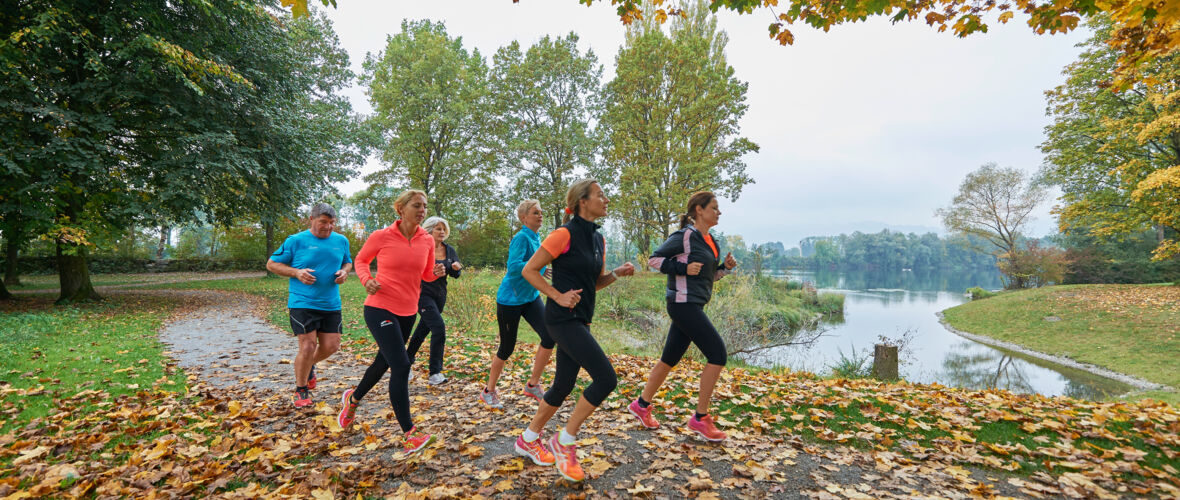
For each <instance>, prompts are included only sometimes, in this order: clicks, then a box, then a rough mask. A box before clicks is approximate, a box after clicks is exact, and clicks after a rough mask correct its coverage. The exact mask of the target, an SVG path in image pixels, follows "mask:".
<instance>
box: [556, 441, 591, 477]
mask: <svg viewBox="0 0 1180 500" xmlns="http://www.w3.org/2000/svg"><path fill="white" fill-rule="evenodd" d="M558 435H559V434H557V433H555V434H553V436H552V437H550V438H549V449H551V450H553V460H554V463H555V465H557V473H558V474H561V477H564V478H566V479H567V480H569V481H573V482H575V483H579V482H581V481H582V480H583V479H586V473H585V472H584V471H582V466H581V465H579V464H578V445H576V444H571V445H569V446H566V445H563V444H561V441H559V440H558V438H557V436H558Z"/></svg>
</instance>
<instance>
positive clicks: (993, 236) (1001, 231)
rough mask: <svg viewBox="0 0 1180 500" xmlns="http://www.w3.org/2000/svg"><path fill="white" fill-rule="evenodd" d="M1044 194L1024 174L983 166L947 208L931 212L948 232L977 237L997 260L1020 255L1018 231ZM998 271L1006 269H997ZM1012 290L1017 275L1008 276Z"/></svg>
mask: <svg viewBox="0 0 1180 500" xmlns="http://www.w3.org/2000/svg"><path fill="white" fill-rule="evenodd" d="M1047 196H1048V193H1047V192H1046V191H1045V189H1044V188H1043V187H1041V186H1039V185H1037V184H1034V183H1031V182H1029V181H1028V180H1027V179H1026V175H1025V174H1024V172H1021V171H1020V170H1016V169H1014V168H1000V167H998V166H996V164H994V163H989V164H986V165H984V166H982V167H980V168H979V169H977V170H975V171H974V172H971V173H969V174H967V178H966V179H964V180H963V183H962V184H960V185H959V193H958V194H957V195H955V198H954V200H953V201H952V202H951V205H950V206H948V207H946V208H940V209H938V210H937V211H936V212H935V213H936V214H937V215H938V216H939V217H940V218H942V223H943V225H944V226H946V228H947V230H949V231H951V232H952V233H956V234H962V235H967V236H978V237H980V238H983V239H984V240H985V241H987V242H989V243H990V244H991V245H992V247H993V248H994V250H995V252H996V253H998V254H999V255H1000V256H1002V257H1001V258H1005V259H1009V260H1010V259H1014V258H1017V257H1018V256H1019V254H1020V251H1021V248H1020V246H1019V244H1020V239H1021V232H1022V230H1024V229H1025V228H1026V227H1027V225H1028V223H1029V222H1030V221H1031V219H1030V215H1031V214H1032V211H1033V210H1034V209H1036V207H1037V206H1038V205H1040V204H1041V203H1043V202H1044V201H1045V198H1046V197H1047ZM1000 268H1001V271H1003V270H1004V269H1006V268H1010V267H1005V266H1004V265H1001V266H1000ZM1008 277H1009V278H1010V279H1011V281H1010V282H1009V285H1010V287H1012V288H1024V286H1025V284H1026V281H1025V280H1024V279H1023V278H1022V277H1021V275H1009V276H1008Z"/></svg>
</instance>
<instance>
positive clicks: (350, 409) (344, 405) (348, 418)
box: [336, 389, 360, 429]
mask: <svg viewBox="0 0 1180 500" xmlns="http://www.w3.org/2000/svg"><path fill="white" fill-rule="evenodd" d="M352 391H353V389H349V390H347V391H344V395H343V396H340V414H339V415H337V416H336V423H338V424H340V428H341V429H347V428H348V426H350V425H352V421H353V420H356V408H357V407H358V406H360V404H358V403H353V402H352Z"/></svg>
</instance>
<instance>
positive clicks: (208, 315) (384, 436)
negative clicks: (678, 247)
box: [153, 290, 1019, 498]
mask: <svg viewBox="0 0 1180 500" xmlns="http://www.w3.org/2000/svg"><path fill="white" fill-rule="evenodd" d="M153 293H155V292H153ZM159 293H164V294H176V295H179V296H181V297H182V298H184V299H185V300H186V301H190V305H195V307H188V308H186V309H187V311H186V312H185V313H183V314H181V315H178V316H177V317H176V318H174V319H173V320H171V321H169V322H168V323H167V324H166V325H165V326H164V327H163V328H162V329H161V331H160V338H161V340H162V341H164V342H165V343H167V344H168V345H170V346H171V351H170V355H172V356H173V357H174V358H175V359H176V360H177V361H178V363H179V365H180V366H181V367H182V368H184V369H185V371H186V372H187V373H189V374H190V377H191V376H195V378H196V379H199V380H201V381H204V382H207V383H208V389H207V390H210V391H213V392H214V393H220V394H218V395H219V396H222V397H227V398H228V399H245V400H249V399H253V401H246V402H245V403H244V404H251V403H252V404H255V405H257V407H259V408H261V411H262V412H263V413H264V414H265V413H270V414H271V415H266V416H267V418H266V420H267V422H268V424H267V429H266V430H267V431H269V432H274V433H276V434H277V435H288V436H291V435H312V434H314V435H317V436H324V437H323V440H327V441H331V442H330V443H329V444H328V445H327V446H316V447H311V446H309V447H308V449H315V450H318V451H315V452H314V453H313V454H314V456H308V457H307V462H306V463H308V464H310V466H311V467H317V468H322V470H327V469H333V470H334V471H335V472H336V473H340V474H344V475H351V476H352V477H354V478H361V477H372V478H374V480H375V481H376V482H377V485H378V486H379V487H380V488H381V490H382V494H384V495H394V496H404V495H408V494H410V493H413V492H418V493H423V494H430V495H435V496H436V497H446V496H453V497H469V496H472V495H474V494H482V495H485V496H493V495H495V496H500V497H504V498H523V497H531V496H535V497H540V498H547V497H554V496H565V495H567V494H572V495H574V496H575V497H578V496H581V495H583V494H585V497H586V498H596V497H603V496H605V497H618V498H630V497H635V496H645V497H649V498H674V497H697V498H764V497H774V498H868V497H873V498H883V497H884V498H888V497H907V498H908V497H915V496H919V497H921V496H936V497H950V498H966V497H969V496H971V494H972V491H973V490H975V491H976V492H981V491H990V492H992V493H999V494H1005V495H1014V496H1017V495H1019V493H1017V489H1016V488H1015V487H1013V486H1012V485H1009V484H1007V483H1006V482H1004V480H1003V479H1001V478H998V477H997V476H998V474H995V473H990V472H981V471H978V470H967V469H962V468H958V467H951V465H950V464H948V463H942V462H936V461H932V460H931V461H919V462H912V463H907V461H906V460H905V459H904V458H901V457H899V456H897V454H895V453H890V452H866V451H861V450H856V449H852V448H845V447H820V446H813V445H811V444H808V443H804V442H803V441H801V440H800V439H799V438H798V436H791V435H782V436H776V435H757V434H752V433H750V434H747V433H743V432H742V431H741V430H737V429H733V428H730V429H729V431H730V434H731V438H730V439H729V440H728V441H727V442H725V443H723V444H714V443H706V442H704V441H701V440H699V439H696V438H695V437H694V436H692V435H690V434H689V433H688V432H687V431H686V430H684V428H683V418H684V417H685V415H680V414H674V413H663V414H657V415H658V418H659V419H660V421H661V422H662V424H663V426H662V427H661V428H660V429H658V430H655V431H647V430H642V429H641V428H640V427H639V426H638V424H637V423H636V422H635V421H634V418H633V417H632V416H631V415H630V414H628V413H627V411H626V409H625V407H624V403H623V402H622V400H621V399H622V398H612V399H609V400H608V401H607V402H606V403H604V405H603V408H601V409H600V410H599V411H598V412H596V413H595V415H593V416H592V417H591V418H590V420H589V421H588V422H587V424H586V426H585V427H584V429H583V431H582V432H581V434H580V437H581V441H580V448H579V451H580V453H579V454H580V455H581V456H582V457H583V458H582V460H583V462H582V463H583V466H584V467H585V468H586V470H587V471H588V476H589V478H590V479H588V480H587V481H586V482H585V483H584V484H582V485H569V484H567V483H565V482H564V481H558V478H559V476H558V475H557V473H556V471H555V470H554V469H553V468H552V467H538V466H535V465H532V464H531V463H526V462H524V461H523V460H522V459H520V458H518V457H516V456H515V455H514V454H513V441H514V440H515V438H516V436H517V435H518V433H519V432H521V430H522V429H523V428H524V426H525V425H526V424H527V422H528V420H529V418H530V417H531V416H532V413H533V411H534V410H535V408H536V406H535V403H534V402H533V401H532V400H531V399H528V398H526V397H524V396H523V395H521V394H520V393H519V387H517V386H516V385H517V384H519V382H520V381H522V380H523V379H524V376H525V374H524V372H523V370H522V369H521V368H519V367H515V365H512V364H510V365H509V366H508V367H506V370H505V374H504V378H503V379H502V382H501V394H502V397H503V399H504V401H505V407H506V408H505V410H503V411H489V410H488V409H487V408H486V407H484V406H483V405H482V404H481V403H479V402H478V401H477V400H476V397H475V395H476V393H477V391H478V390H479V388H480V383H479V382H477V380H482V377H483V375H484V374H483V371H482V366H483V360H484V359H485V358H486V356H485V355H484V354H483V353H479V354H477V355H470V356H469V355H465V354H464V353H463V352H462V351H461V350H459V349H456V348H454V346H451V347H450V350H451V352H449V353H448V358H447V364H448V366H447V373H448V375H449V376H450V377H451V380H450V381H449V382H448V383H446V384H443V385H440V386H430V385H427V384H426V381H425V376H424V375H425V373H424V372H422V371H418V373H417V376H416V377H415V379H414V380H413V382H411V384H410V391H411V402H412V404H413V406H414V416H415V421H416V422H417V423H418V425H420V426H422V428H424V429H426V430H428V431H430V432H433V433H436V434H438V435H439V436H440V437H442V438H443V439H442V441H441V442H440V443H439V444H436V445H433V446H432V447H431V448H428V449H427V450H425V451H424V452H423V453H422V454H420V455H418V456H415V457H412V458H409V459H404V457H402V456H401V454H400V453H398V451H399V450H400V437H399V434H400V432H399V430H400V429H398V427H397V424H396V422H395V421H394V420H393V418H394V417H393V412H392V410H391V409H390V406H389V403H388V399H387V398H388V391H387V389H386V383H387V381H388V379H384V380H383V381H382V383H380V384H378V385H377V386H376V387H375V388H374V389H373V390H372V391H371V392H370V393H369V395H368V396H367V397H366V398H365V401H364V404H363V405H362V407H361V409H360V411H359V412H358V414H357V423H356V424H354V425H353V427H352V428H351V429H349V430H347V431H342V430H340V429H339V427H338V426H336V425H335V424H334V421H335V416H336V412H337V411H338V408H339V402H338V398H339V395H340V394H341V393H342V391H343V390H344V389H346V388H348V387H351V386H352V385H353V384H355V383H356V382H357V381H358V380H359V378H360V375H361V373H362V372H363V371H364V369H365V367H367V365H368V362H369V360H371V359H372V356H373V355H374V354H375V352H376V351H375V349H374V347H373V344H372V342H371V341H368V332H367V331H365V330H363V328H355V327H353V328H352V330H348V328H347V327H346V332H345V337H344V339H345V342H344V346H343V347H342V349H341V352H339V353H337V354H336V355H335V356H333V357H332V358H329V359H328V360H326V361H324V362H322V363H321V364H320V365H319V366H318V367H317V371H318V373H319V378H320V382H319V387H318V388H317V389H316V390H315V391H314V397H315V399H316V403H317V404H316V406H315V407H314V408H313V409H306V410H300V411H296V410H294V409H293V408H291V405H290V402H289V399H288V393H287V392H288V389H289V388H290V387H292V385H293V377H292V371H291V370H292V367H291V366H292V365H291V364H290V360H291V359H293V358H294V354H295V340H294V338H293V337H292V335H291V334H290V333H289V332H287V331H284V330H280V329H278V328H276V327H274V326H273V325H270V324H269V323H267V322H266V321H265V320H263V319H262V317H261V316H260V315H259V313H258V311H259V310H261V309H260V308H259V306H260V305H261V304H260V303H259V302H257V301H259V300H261V299H258V298H255V297H251V296H248V295H243V294H236V293H227V292H217V291H179V290H164V291H159ZM349 319H350V318H345V324H346V325H347V324H348V323H349ZM456 337H457V336H456ZM452 338H453V337H452ZM448 340H450V338H449V339H448ZM456 341H462V340H460V339H456ZM533 348H534V347H533V346H531V345H522V346H520V347H519V348H518V352H523V353H529V352H532V349H533ZM422 364H424V363H420V364H419V365H418V366H415V369H421V368H423V367H422V366H421V365H422ZM551 370H552V366H550V373H549V374H548V375H547V379H548V377H551V376H552V375H551V373H552V372H551ZM620 378H621V381H620V387H622V384H636V385H637V384H638V383H639V381H638V380H630V379H631V378H634V377H631V376H629V375H627V374H623V375H622V376H621V377H620ZM577 393H578V392H577V391H575V394H577ZM570 406H572V405H568V404H567V405H566V407H567V408H563V410H562V411H560V412H559V413H558V415H557V416H556V417H555V418H553V420H552V421H551V422H550V425H549V427H548V428H547V429H546V431H545V433H546V435H549V434H550V433H552V432H556V431H557V430H558V425H560V423H563V422H564V421H565V420H566V418H567V417H568V411H569V409H568V407H570ZM677 411H679V410H677ZM722 418H723V419H724V416H722ZM882 460H888V461H892V462H894V463H893V464H892V465H891V466H890V467H888V468H886V467H879V466H878V464H879V463H880V462H881V461H882ZM898 463H900V464H902V465H900V466H899V465H898ZM349 496H351V495H349Z"/></svg>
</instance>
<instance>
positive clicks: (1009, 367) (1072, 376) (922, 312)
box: [749, 271, 1131, 399]
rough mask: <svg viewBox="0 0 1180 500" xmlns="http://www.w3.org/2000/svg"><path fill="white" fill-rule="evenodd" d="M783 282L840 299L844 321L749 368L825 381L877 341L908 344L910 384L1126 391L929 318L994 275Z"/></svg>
mask: <svg viewBox="0 0 1180 500" xmlns="http://www.w3.org/2000/svg"><path fill="white" fill-rule="evenodd" d="M783 278H786V279H790V280H792V281H806V282H812V283H814V284H815V286H816V288H818V289H819V290H820V291H821V292H831V293H842V294H844V317H843V318H842V320H841V318H833V319H832V320H830V321H828V322H826V323H825V325H824V326H825V328H826V329H827V331H826V332H825V333H824V335H823V336H822V337H820V338H819V339H818V340H817V341H816V342H815V343H814V344H812V345H810V346H807V347H803V346H788V347H779V348H773V349H768V350H766V351H765V352H763V353H761V354H760V355H759V356H757V357H753V358H750V359H749V361H750V362H752V363H754V364H758V365H762V366H772V365H784V366H788V367H790V368H792V369H795V370H805V371H810V372H813V373H819V374H827V373H830V371H831V369H830V367H831V366H833V365H835V364H837V363H838V362H839V361H840V359H841V354H843V356H845V357H852V356H853V355H854V353H855V354H856V355H860V356H868V357H869V362H870V363H871V356H872V349H873V345H874V344H876V343H878V342H879V341H880V339H879V337H880V336H882V335H884V336H886V337H890V338H893V339H899V338H902V337H908V338H909V340H908V343H907V344H906V345H905V348H904V349H903V350H902V352H901V353H900V357H901V358H902V364H901V366H900V367H899V371H900V374H901V376H902V378H905V379H906V380H909V381H911V382H921V383H931V382H937V383H940V384H943V385H947V386H953V387H964V388H970V389H985V388H1000V389H1007V390H1010V391H1013V392H1020V393H1038V394H1043V395H1046V396H1059V395H1066V396H1072V397H1076V398H1084V399H1102V398H1104V397H1107V396H1113V395H1117V394H1122V393H1125V392H1127V391H1129V390H1130V389H1131V388H1130V387H1129V386H1127V385H1126V384H1123V383H1121V382H1118V381H1115V380H1111V379H1107V378H1104V377H1099V376H1096V375H1092V374H1089V373H1086V372H1083V371H1080V370H1075V369H1072V368H1068V367H1064V366H1060V365H1056V364H1053V363H1048V362H1045V361H1041V360H1039V359H1035V358H1028V357H1024V356H1021V355H1019V354H1016V353H1013V352H1010V351H1006V350H1002V349H996V348H993V347H989V346H986V345H983V344H979V343H977V342H974V341H971V340H967V339H965V338H962V337H959V336H958V335H955V334H954V333H951V332H950V331H948V330H947V329H946V328H944V327H943V326H942V325H941V324H940V323H939V322H938V318H937V316H935V313H937V312H938V311H941V310H943V309H947V308H949V307H954V306H956V305H958V304H961V303H963V302H967V301H969V300H970V298H969V297H966V296H965V295H964V290H966V289H967V288H969V287H972V286H979V287H982V288H985V289H989V290H994V289H998V288H1000V287H1001V283H1000V278H999V275H998V274H996V273H992V272H981V273H963V272H926V273H922V272H891V273H883V272H819V273H816V272H810V271H792V272H790V274H789V276H783ZM907 332H908V333H907Z"/></svg>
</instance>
